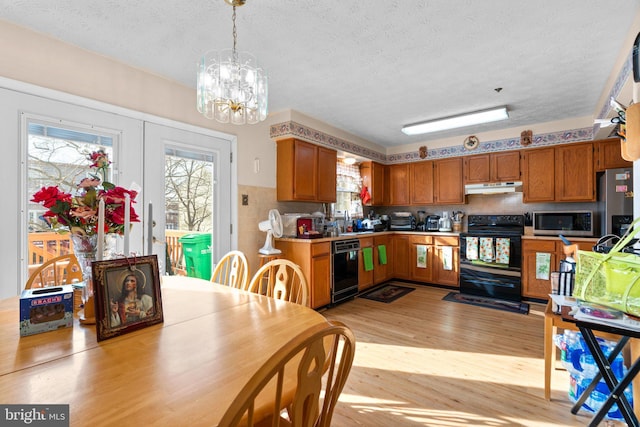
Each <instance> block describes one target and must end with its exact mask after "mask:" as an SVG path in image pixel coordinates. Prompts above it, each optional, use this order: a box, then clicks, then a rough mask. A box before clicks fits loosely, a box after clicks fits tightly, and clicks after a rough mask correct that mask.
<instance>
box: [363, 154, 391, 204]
mask: <svg viewBox="0 0 640 427" xmlns="http://www.w3.org/2000/svg"><path fill="white" fill-rule="evenodd" d="M386 170H387V167H386V166H385V165H383V164H380V163H377V162H364V163H362V164H361V165H360V176H361V177H362V185H364V186H366V187H367V189H368V190H369V195H370V196H371V200H369V203H366V206H384V205H388V204H389V177H388V176H387V172H386Z"/></svg>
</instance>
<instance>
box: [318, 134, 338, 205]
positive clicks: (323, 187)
mask: <svg viewBox="0 0 640 427" xmlns="http://www.w3.org/2000/svg"><path fill="white" fill-rule="evenodd" d="M317 148H318V169H317V170H318V181H317V190H318V191H317V199H316V200H317V201H318V202H326V203H333V202H335V201H336V164H337V162H338V153H337V152H336V150H331V149H329V148H324V147H317Z"/></svg>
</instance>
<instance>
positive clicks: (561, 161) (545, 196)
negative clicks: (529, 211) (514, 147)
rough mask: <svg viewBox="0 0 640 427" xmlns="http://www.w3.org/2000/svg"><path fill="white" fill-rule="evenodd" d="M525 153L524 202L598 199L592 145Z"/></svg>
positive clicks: (547, 148)
mask: <svg viewBox="0 0 640 427" xmlns="http://www.w3.org/2000/svg"><path fill="white" fill-rule="evenodd" d="M522 153H523V154H522V187H523V196H522V200H523V201H524V202H525V203H539V202H593V201H595V200H596V191H595V178H596V176H595V170H594V149H593V143H591V142H581V143H577V144H564V145H559V146H556V147H546V148H535V149H531V150H522Z"/></svg>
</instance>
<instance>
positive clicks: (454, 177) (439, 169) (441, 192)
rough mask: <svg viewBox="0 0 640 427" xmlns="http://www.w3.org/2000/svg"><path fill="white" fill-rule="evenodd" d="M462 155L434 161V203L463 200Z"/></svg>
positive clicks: (456, 202) (459, 201)
mask: <svg viewBox="0 0 640 427" xmlns="http://www.w3.org/2000/svg"><path fill="white" fill-rule="evenodd" d="M462 181H463V173H462V157H451V158H448V159H442V160H436V161H435V162H434V183H435V190H434V200H433V201H434V203H436V204H440V205H446V204H450V205H456V204H461V203H464V202H465V198H464V186H463V183H462Z"/></svg>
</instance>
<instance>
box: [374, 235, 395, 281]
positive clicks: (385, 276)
mask: <svg viewBox="0 0 640 427" xmlns="http://www.w3.org/2000/svg"><path fill="white" fill-rule="evenodd" d="M380 246H384V247H385V252H386V254H387V263H386V264H383V263H381V262H380ZM392 251H393V249H392V247H391V236H388V235H383V236H374V237H373V283H374V284H375V285H377V284H379V283H384V282H386V281H387V280H389V279H391V278H393V265H392V264H391V261H392V258H391V254H392Z"/></svg>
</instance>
